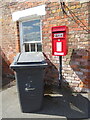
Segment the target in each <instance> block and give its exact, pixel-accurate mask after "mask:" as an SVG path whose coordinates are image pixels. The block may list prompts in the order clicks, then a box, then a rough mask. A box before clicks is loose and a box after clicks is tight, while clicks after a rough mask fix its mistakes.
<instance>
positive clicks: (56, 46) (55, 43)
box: [52, 26, 68, 56]
mask: <svg viewBox="0 0 90 120" xmlns="http://www.w3.org/2000/svg"><path fill="white" fill-rule="evenodd" d="M67 33H68V27H67V26H55V27H52V55H54V56H65V55H66V54H67V52H68V45H67V42H68V41H67V40H68V36H67Z"/></svg>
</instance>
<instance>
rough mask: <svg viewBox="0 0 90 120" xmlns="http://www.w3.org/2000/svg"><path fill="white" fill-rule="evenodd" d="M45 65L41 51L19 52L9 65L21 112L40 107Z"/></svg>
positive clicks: (35, 109)
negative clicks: (14, 79)
mask: <svg viewBox="0 0 90 120" xmlns="http://www.w3.org/2000/svg"><path fill="white" fill-rule="evenodd" d="M46 66H47V63H46V62H45V60H44V56H43V54H42V53H41V52H40V53H28V52H26V53H21V54H20V53H19V54H18V55H17V56H16V57H15V60H14V62H13V63H12V64H11V65H10V67H11V68H12V69H13V70H14V71H15V77H16V80H17V86H18V91H19V99H20V104H21V110H22V112H35V111H38V110H39V109H40V108H41V107H42V102H43V85H44V81H43V76H44V68H45V67H46Z"/></svg>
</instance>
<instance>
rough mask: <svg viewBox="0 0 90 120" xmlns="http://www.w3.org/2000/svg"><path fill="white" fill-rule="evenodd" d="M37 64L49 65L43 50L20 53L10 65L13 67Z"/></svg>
mask: <svg viewBox="0 0 90 120" xmlns="http://www.w3.org/2000/svg"><path fill="white" fill-rule="evenodd" d="M35 66H47V63H46V61H45V58H44V55H43V53H42V52H31V53H30V52H23V53H18V54H17V55H16V57H15V59H14V61H13V63H12V64H11V65H10V67H11V68H15V67H35Z"/></svg>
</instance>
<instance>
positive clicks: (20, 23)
mask: <svg viewBox="0 0 90 120" xmlns="http://www.w3.org/2000/svg"><path fill="white" fill-rule="evenodd" d="M33 20H40V37H41V40H40V41H29V42H24V40H23V28H22V27H23V25H22V23H23V22H28V21H33ZM19 31H20V51H21V52H25V47H24V44H25V43H28V44H31V43H34V44H35V46H36V44H38V43H41V45H42V20H41V18H40V17H36V18H29V19H24V20H22V21H19ZM29 47H30V45H29ZM29 52H32V51H29ZM35 52H38V51H35Z"/></svg>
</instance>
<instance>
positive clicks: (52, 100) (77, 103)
mask: <svg viewBox="0 0 90 120" xmlns="http://www.w3.org/2000/svg"><path fill="white" fill-rule="evenodd" d="M57 91H58V92H57ZM57 91H56V93H55V90H54V93H55V94H53V96H52V95H51V94H49V95H47V94H46V95H45V96H44V102H43V108H42V110H41V111H40V112H38V113H39V114H47V115H57V116H64V117H66V118H90V101H89V98H88V97H89V96H88V94H87V96H86V93H82V94H81V93H72V92H71V91H70V90H68V89H66V88H65V89H57ZM57 93H58V94H57Z"/></svg>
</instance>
